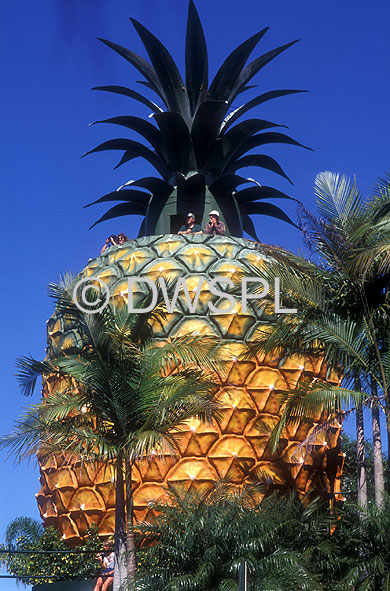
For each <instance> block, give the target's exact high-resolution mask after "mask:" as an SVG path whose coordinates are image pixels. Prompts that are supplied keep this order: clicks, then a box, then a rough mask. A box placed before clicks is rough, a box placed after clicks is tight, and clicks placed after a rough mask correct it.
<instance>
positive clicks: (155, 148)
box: [84, 0, 306, 238]
mask: <svg viewBox="0 0 390 591" xmlns="http://www.w3.org/2000/svg"><path fill="white" fill-rule="evenodd" d="M130 20H131V22H132V24H133V26H134V28H135V30H136V32H137V33H138V35H139V37H140V39H141V41H142V43H143V45H144V47H145V49H146V52H147V54H148V56H149V59H150V61H147V60H146V59H145V58H143V57H141V56H140V55H138V54H136V53H134V52H133V51H131V50H129V49H127V48H125V47H123V46H121V45H118V44H116V43H113V42H111V41H108V40H106V39H99V40H100V41H102V42H103V43H104V44H105V45H107V46H108V47H110V48H111V49H113V50H114V51H115V52H116V53H118V54H119V55H121V56H122V57H123V58H124V59H126V60H127V61H128V62H129V63H130V64H131V65H132V66H134V67H135V68H136V69H137V70H138V71H139V72H140V73H141V74H142V76H143V77H144V78H145V80H143V81H141V83H142V84H143V85H144V86H146V87H147V88H148V89H149V90H151V91H153V92H154V93H155V94H157V96H158V102H160V103H161V104H162V106H159V105H158V104H156V103H155V102H153V101H151V100H149V99H148V98H146V97H145V96H143V95H142V94H140V93H138V92H136V91H134V90H132V89H129V88H126V87H124V86H112V85H111V86H98V87H95V88H94V90H102V91H106V92H111V93H116V94H120V95H123V96H127V97H129V98H132V99H134V100H136V101H138V102H140V103H142V104H143V105H145V106H146V107H148V108H149V109H150V110H151V111H152V113H151V115H150V116H149V117H150V118H152V120H154V122H153V123H152V122H149V121H146V120H144V119H142V118H140V117H135V116H118V117H112V118H109V119H105V120H102V121H96V122H94V123H109V124H113V125H119V126H120V127H122V128H125V129H126V130H131V131H133V132H136V133H137V134H139V135H140V136H141V137H142V138H143V140H145V141H146V142H147V144H148V145H149V146H150V147H147V146H146V145H144V144H143V143H141V142H138V141H135V140H132V139H127V138H116V139H112V140H108V141H105V142H103V143H102V144H100V145H98V146H97V147H96V148H94V149H92V150H90V151H89V152H87V153H86V154H91V153H95V152H102V151H107V150H120V151H123V155H122V158H121V160H120V161H119V163H118V164H117V166H116V168H117V167H119V166H122V165H123V164H125V163H127V162H129V161H131V160H133V159H135V158H138V157H141V158H143V159H144V160H146V161H147V162H148V163H149V164H151V165H152V166H153V167H154V168H155V169H156V170H157V172H158V173H159V174H160V175H161V177H162V178H160V179H158V178H154V177H148V178H146V179H139V180H134V181H131V182H129V183H126V185H123V186H122V187H120V188H119V189H118V190H117V191H113V192H110V193H108V194H106V195H103V196H102V197H101V198H100V199H98V200H96V201H94V202H93V203H90V204H89V205H93V204H96V203H103V202H111V201H119V202H121V203H119V204H118V205H115V206H114V207H112V208H111V209H109V210H108V211H107V212H106V213H105V214H104V215H103V216H102V217H101V218H100V219H99V220H98V221H97V222H96V223H95V224H93V226H95V225H96V224H98V223H100V222H103V221H105V220H109V219H112V218H115V217H119V216H123V215H142V216H145V217H148V215H150V216H151V218H152V219H153V220H154V219H155V216H154V217H153V216H152V215H151V214H152V213H153V212H155V211H156V210H157V211H158V212H159V215H161V213H162V211H163V208H164V204H165V203H166V201H167V199H168V197H169V196H170V195H171V194H172V192H173V191H174V190H175V188H178V187H179V185H180V188H181V192H182V196H180V195H178V197H177V199H178V200H180V199H181V198H182V199H184V200H185V201H186V202H187V203H188V202H191V196H192V197H193V199H194V202H195V201H198V200H199V193H200V192H202V191H203V194H204V190H205V187H207V188H208V189H209V190H210V192H211V194H212V195H213V197H214V198H215V201H216V204H217V206H218V207H219V208H220V209H221V211H222V214H223V216H224V217H225V220H226V222H227V226H228V227H229V217H231V215H232V214H231V211H235V212H237V210H238V212H239V216H240V219H241V221H240V224H239V225H240V227H241V233H242V230H243V229H244V230H246V231H247V232H248V233H249V234H250V235H251V236H253V237H255V238H257V237H256V233H255V230H254V227H253V222H252V221H251V218H250V215H252V214H263V215H268V216H272V217H275V218H277V219H280V220H283V221H286V222H288V223H292V222H291V220H290V218H289V217H288V216H287V215H286V214H285V213H284V212H283V211H282V210H281V209H280V208H279V207H277V206H276V205H272V204H269V203H264V202H263V200H264V199H266V198H271V199H273V198H275V197H276V198H286V197H287V196H286V195H285V194H284V193H282V192H281V191H276V190H275V189H272V188H271V187H265V186H263V187H262V186H260V185H258V184H257V186H255V187H252V189H254V190H253V191H252V192H250V193H249V194H248V193H247V192H246V189H243V190H237V188H238V187H239V186H240V185H242V184H244V183H251V182H254V181H253V180H251V179H247V178H243V177H241V176H239V175H238V174H237V171H238V170H240V169H242V168H246V167H249V166H251V167H252V166H253V167H259V168H262V169H266V170H268V171H272V172H274V173H276V174H277V175H279V176H281V177H283V178H285V179H286V180H288V181H289V182H291V181H290V179H289V178H288V176H287V174H286V173H285V171H284V170H283V169H282V167H281V166H280V165H279V164H278V162H276V160H275V159H274V158H272V157H270V156H267V155H265V154H263V153H257V154H253V153H251V154H250V155H247V152H248V151H251V150H253V149H256V148H259V149H260V151H262V150H263V149H264V148H265V147H266V146H267V145H272V144H275V143H277V144H289V145H295V146H300V147H304V148H306V146H303V145H302V144H300V143H299V142H297V141H296V140H294V139H292V138H290V137H289V136H288V135H286V134H284V133H281V132H280V131H274V128H277V127H285V126H283V125H279V124H277V123H273V122H270V121H266V120H262V119H257V118H253V119H247V120H244V121H241V122H238V123H236V121H237V119H239V118H240V117H242V115H244V114H245V113H246V112H247V111H249V110H250V109H252V108H254V107H256V106H258V105H260V104H262V103H265V102H267V101H269V100H272V99H274V98H278V97H283V96H286V95H289V94H295V93H298V92H304V91H300V90H273V91H268V92H265V93H263V94H260V95H259V96H256V97H255V98H253V99H251V100H250V101H248V102H246V103H244V104H242V105H240V106H239V107H238V108H236V109H235V110H233V111H232V105H233V103H234V101H235V100H236V99H237V97H238V96H239V95H240V94H241V93H243V92H244V91H246V90H248V89H250V88H254V86H253V85H250V84H249V83H250V81H251V80H252V78H253V77H254V76H255V75H256V74H257V73H258V72H259V71H260V70H262V68H264V67H265V66H266V65H267V64H268V63H270V62H271V61H272V60H273V59H275V58H276V57H277V56H278V55H280V54H281V53H282V52H284V51H285V50H286V49H288V48H289V47H291V46H292V45H294V44H295V43H296V42H297V40H295V41H292V42H290V43H287V44H285V45H282V46H280V47H277V48H275V49H273V50H271V51H269V52H267V53H265V54H263V55H261V56H260V57H258V58H256V59H254V60H253V61H251V62H249V63H247V62H248V59H249V57H250V55H251V53H252V52H253V50H254V49H255V47H256V46H257V44H258V43H259V41H260V40H261V39H262V38H263V37H264V35H265V33H266V32H267V30H268V28H265V29H263V30H261V31H259V32H258V33H256V34H255V35H253V36H252V37H250V38H249V39H247V40H246V41H244V42H243V43H242V44H241V45H239V46H238V47H237V48H236V49H234V50H233V51H232V52H231V53H230V55H229V56H228V57H227V58H226V59H225V61H224V62H223V64H222V65H221V67H220V68H219V70H218V71H217V73H216V75H215V76H214V79H213V80H212V81H211V83H209V75H208V74H209V72H208V55H207V45H206V40H205V36H204V32H203V28H202V25H201V22H200V19H199V16H198V13H197V10H196V8H195V5H194V3H193V1H192V0H190V2H189V11H188V20H187V32H186V43H185V82H184V81H183V78H182V76H181V74H180V72H179V70H178V68H177V66H176V64H175V62H174V60H173V58H172V56H171V55H170V53H169V52H168V50H167V49H166V48H165V46H164V45H163V44H162V43H161V42H160V41H159V40H158V39H157V38H156V37H155V36H154V35H153V34H152V33H151V32H150V31H148V30H147V29H146V28H145V27H144V26H143V25H141V24H140V23H139V22H138V21H136V20H135V19H130ZM230 111H232V112H230ZM233 124H235V125H234V126H233V127H232V125H233ZM86 154H84V156H85V155H86ZM139 189H141V190H139ZM142 189H143V190H142ZM195 195H197V196H196V197H195ZM290 199H291V198H290ZM89 205H87V206H86V207H88V206H89ZM232 205H233V207H232ZM93 226H91V227H93ZM146 227H147V228H149V229H153V221H152V222H151V223H149V224H148V223H147V224H146ZM141 233H142V231H141Z"/></svg>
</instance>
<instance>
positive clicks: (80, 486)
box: [36, 235, 343, 544]
mask: <svg viewBox="0 0 390 591" xmlns="http://www.w3.org/2000/svg"><path fill="white" fill-rule="evenodd" d="M266 264H267V261H266V258H265V257H264V256H262V255H261V253H260V252H259V250H258V249H257V248H256V246H255V243H253V242H251V241H249V240H244V239H240V238H232V237H225V236H214V237H213V236H205V235H203V236H202V235H196V236H191V235H189V236H187V235H185V236H177V235H168V236H152V237H144V238H141V239H138V240H134V241H131V242H128V243H126V244H125V245H123V246H118V247H115V248H112V249H110V250H109V251H108V252H106V253H104V255H102V256H101V257H98V258H97V259H94V260H92V261H90V262H89V263H88V266H87V267H86V268H85V269H84V270H83V271H82V272H81V273H80V276H79V277H80V279H81V278H83V277H99V278H101V279H103V280H104V281H105V282H106V283H107V284H108V285H109V287H110V293H111V295H112V297H113V299H114V301H115V304H116V305H127V302H128V278H129V277H130V276H140V277H145V276H146V277H149V278H151V279H153V280H157V279H158V278H159V277H163V278H165V279H166V280H169V279H175V280H177V278H178V277H183V278H185V282H186V286H187V288H188V293H189V294H190V298H191V301H192V302H193V303H194V298H195V297H197V292H196V289H197V286H198V281H199V280H202V285H201V288H200V290H199V299H198V303H197V305H196V309H195V312H191V311H190V309H189V305H188V303H187V301H186V299H185V297H184V295H183V292H182V291H181V292H179V296H178V301H177V305H176V307H175V310H174V311H173V312H172V314H168V315H167V319H166V322H165V323H164V325H163V326H162V325H158V324H157V323H156V324H155V325H154V326H153V332H154V336H155V338H156V339H161V340H164V339H166V338H168V337H169V336H172V335H179V334H186V333H193V332H197V333H199V334H214V335H217V336H219V337H220V338H221V343H222V348H223V354H224V356H228V357H230V358H231V366H230V368H229V369H228V371H227V373H226V375H225V376H221V384H220V391H219V394H218V396H219V399H220V401H221V404H222V407H223V416H222V420H221V421H220V423H219V424H217V423H216V422H213V423H212V424H211V425H205V424H202V423H201V422H200V421H198V420H196V419H191V420H190V421H188V424H187V426H186V427H185V428H184V429H183V430H182V431H181V433H180V436H179V447H180V457H179V458H175V459H172V458H171V457H170V456H169V454H165V455H164V454H163V455H164V457H163V458H162V459H160V458H152V459H151V460H150V461H146V460H143V461H142V462H140V463H139V465H138V466H137V468H135V469H134V475H133V476H134V478H133V489H134V508H135V516H136V518H137V519H138V520H144V519H147V518H149V517H150V516H151V515H152V513H153V508H152V506H151V503H150V501H151V500H157V499H159V498H162V497H163V496H164V486H165V485H166V484H168V483H170V484H172V485H175V484H176V485H180V486H184V487H185V488H186V489H193V488H194V489H196V490H199V491H203V490H207V489H209V488H211V487H212V486H213V482H215V480H216V479H217V478H228V479H229V480H230V481H231V482H233V483H235V484H236V485H238V486H239V485H242V484H243V483H245V482H251V481H253V480H259V479H260V480H263V481H264V482H266V483H269V489H272V488H275V487H276V488H285V487H287V488H291V487H296V488H297V490H298V491H299V493H300V494H302V495H303V494H305V493H306V492H307V491H308V490H316V491H318V492H322V493H324V494H330V495H334V496H335V497H336V498H337V496H338V495H339V491H340V476H341V472H342V460H343V456H342V455H341V453H340V452H339V448H338V435H339V432H338V430H337V429H335V432H334V433H333V435H332V436H331V437H330V440H329V442H328V445H325V444H324V441H318V442H317V443H316V444H315V445H314V451H313V453H311V454H308V453H307V452H305V451H304V450H302V449H301V448H300V447H299V444H300V443H301V442H302V441H303V440H304V438H305V437H306V436H307V434H308V433H309V432H310V431H311V430H312V429H313V428H314V427H315V426H316V424H317V423H312V424H307V423H305V424H297V425H296V426H294V427H290V428H289V429H288V430H286V431H285V432H284V433H283V434H282V438H281V440H280V444H279V447H278V449H277V451H276V453H272V452H271V449H270V446H269V434H270V432H271V430H272V428H273V427H274V426H275V424H276V422H277V419H278V413H279V412H280V403H279V401H278V393H280V392H282V391H283V390H285V389H286V388H288V387H289V386H291V385H292V384H297V383H298V382H299V381H300V380H302V379H303V378H305V377H306V379H307V378H312V377H315V376H319V375H321V376H324V375H325V368H324V364H323V361H322V360H321V359H315V360H312V359H308V358H297V357H291V358H289V359H285V360H284V362H283V363H282V364H280V363H279V360H278V359H277V357H276V356H269V357H268V358H264V356H261V355H259V356H258V357H257V358H256V359H253V360H250V361H239V360H238V357H239V355H240V353H241V352H242V350H243V348H244V345H245V342H246V341H247V340H248V339H250V337H251V334H252V333H253V330H254V329H256V328H257V327H258V326H260V325H262V326H264V324H266V322H267V320H266V316H264V317H263V314H264V313H263V311H262V310H261V309H259V308H258V307H256V308H255V307H253V308H250V307H249V306H248V311H247V312H246V313H243V311H242V307H241V304H240V303H239V301H237V304H236V306H235V307H234V310H233V311H232V312H231V313H229V312H228V311H227V307H228V305H229V302H227V300H226V299H224V298H223V297H221V296H217V295H214V294H213V293H211V292H210V289H209V281H210V280H211V279H213V278H219V279H221V280H222V279H224V278H225V279H226V278H228V279H233V280H234V278H235V276H239V275H237V274H239V273H244V274H246V275H247V276H250V274H251V271H250V267H251V266H252V265H261V266H264V265H266ZM221 286H222V284H221ZM143 289H144V287H143V286H142V285H141V284H139V285H138V284H136V286H135V288H134V302H136V301H137V293H138V297H139V295H140V293H141V292H142V290H143ZM210 304H212V305H213V309H210V308H209V305H210ZM47 330H48V349H47V350H48V355H49V356H53V355H54V354H57V353H59V352H60V351H61V349H62V350H64V349H68V350H74V349H77V348H78V347H79V346H80V343H81V339H80V335H79V333H78V331H77V326H73V325H72V324H71V323H70V322H69V319H67V318H64V317H61V316H57V315H56V314H54V315H53V316H52V318H51V319H50V320H49V321H48V325H47ZM336 380H337V378H336V377H335V376H332V381H336ZM60 387H61V384H59V383H58V382H56V381H55V380H53V378H50V377H49V378H48V379H47V380H46V382H45V383H44V389H43V393H44V395H45V393H47V392H50V391H51V390H52V389H53V388H55V389H57V390H58V389H59V388H60ZM317 420H320V416H319V417H317ZM321 439H323V437H321ZM330 452H332V458H333V459H332V460H331V459H330V457H331V454H330ZM331 461H332V462H333V465H332V466H331V468H332V469H330V463H331ZM335 463H336V470H335V469H334V464H335ZM40 468H41V478H40V480H41V490H40V491H39V493H37V495H36V497H37V502H38V506H39V509H40V512H41V516H42V518H43V521H44V523H45V524H46V525H49V524H50V525H55V526H56V527H57V528H58V529H59V531H60V533H61V535H62V536H63V537H64V539H66V540H67V541H68V542H69V543H71V544H75V543H77V542H78V541H79V540H80V539H82V538H83V536H84V535H85V533H86V531H87V529H88V527H89V526H90V525H91V524H92V523H97V524H98V526H99V531H100V533H101V534H102V535H108V534H109V533H110V532H112V531H113V529H114V506H115V491H114V471H113V468H112V466H100V467H96V466H90V465H88V464H81V463H80V462H76V463H73V464H71V465H69V463H68V462H67V460H66V458H61V457H56V458H52V459H51V460H50V461H48V462H46V463H45V465H41V467H40Z"/></svg>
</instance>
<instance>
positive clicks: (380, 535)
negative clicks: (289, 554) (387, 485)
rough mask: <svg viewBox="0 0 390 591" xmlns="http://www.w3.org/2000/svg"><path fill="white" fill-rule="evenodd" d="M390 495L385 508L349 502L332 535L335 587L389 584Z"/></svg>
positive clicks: (379, 590)
mask: <svg viewBox="0 0 390 591" xmlns="http://www.w3.org/2000/svg"><path fill="white" fill-rule="evenodd" d="M389 537H390V498H389V496H388V495H387V496H385V499H384V505H383V508H382V509H380V508H378V507H376V506H375V505H374V504H373V503H372V504H371V503H370V504H369V506H368V507H367V508H366V509H362V508H359V507H358V506H356V505H346V506H345V507H344V509H343V511H342V516H341V519H340V521H339V523H338V525H337V527H336V530H335V532H334V534H333V536H332V541H331V543H332V545H333V546H334V547H335V548H338V556H337V559H336V561H335V564H334V573H335V575H336V576H335V578H334V580H333V583H332V585H331V586H330V588H331V589H334V591H351V590H354V591H365V590H371V591H385V590H387V589H389V585H390V553H389Z"/></svg>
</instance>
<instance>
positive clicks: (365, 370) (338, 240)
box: [254, 173, 389, 506]
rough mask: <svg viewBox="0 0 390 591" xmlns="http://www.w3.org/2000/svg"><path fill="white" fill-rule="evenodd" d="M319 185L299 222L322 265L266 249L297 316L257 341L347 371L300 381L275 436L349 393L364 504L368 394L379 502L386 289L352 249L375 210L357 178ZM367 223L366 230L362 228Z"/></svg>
mask: <svg viewBox="0 0 390 591" xmlns="http://www.w3.org/2000/svg"><path fill="white" fill-rule="evenodd" d="M315 190H316V194H317V205H318V208H319V211H320V214H321V216H322V217H321V219H317V218H315V217H314V216H313V215H312V214H311V213H310V212H308V211H306V210H304V211H303V212H302V214H301V225H302V229H303V233H304V237H305V239H306V242H307V244H309V246H310V247H311V249H312V251H313V252H314V253H315V255H316V256H317V257H319V263H318V264H315V263H314V262H309V261H306V260H304V259H301V258H299V257H294V256H293V255H291V254H289V253H286V252H283V251H281V250H278V249H275V248H270V249H269V251H270V254H271V255H272V256H273V258H274V260H275V263H273V264H272V263H271V264H270V266H269V267H268V268H267V271H266V273H267V276H268V279H269V278H270V277H271V278H274V277H279V278H280V280H281V282H282V284H283V292H284V294H286V295H287V294H289V297H290V299H291V300H292V301H293V303H294V307H295V308H298V313H297V314H296V315H295V316H293V317H288V316H287V317H286V315H282V316H280V317H279V318H278V319H277V320H276V323H275V327H274V329H273V332H272V333H271V335H270V336H269V335H267V334H265V333H264V334H263V336H262V339H260V341H261V342H260V344H258V345H257V346H258V347H259V346H263V347H265V349H266V350H267V351H271V350H273V349H275V348H280V347H281V346H282V344H283V345H284V346H285V347H287V349H288V350H289V351H290V352H291V351H295V352H301V353H302V352H306V353H311V354H314V355H323V356H324V357H325V359H326V362H327V364H328V367H329V369H331V368H333V369H335V370H337V371H338V372H339V373H340V371H342V372H343V375H344V386H345V387H346V388H337V387H332V388H330V387H329V385H327V384H325V383H323V384H321V383H320V382H318V381H317V382H316V383H314V384H302V385H300V386H299V387H298V389H297V390H296V391H295V393H293V394H291V396H290V397H287V398H288V399H287V398H286V400H284V401H283V402H284V403H285V404H286V406H285V411H284V415H283V417H282V421H281V423H280V424H279V426H278V429H277V431H276V439H277V437H278V436H280V433H281V430H282V427H283V426H284V425H285V424H286V423H285V421H287V417H289V419H288V420H293V421H297V420H298V416H299V415H301V414H302V416H304V413H305V412H309V413H310V414H311V415H313V410H314V409H315V410H316V412H317V411H318V408H319V407H321V405H324V408H326V410H327V412H328V413H331V414H332V413H333V417H337V415H339V414H340V412H341V411H342V405H343V404H344V403H345V402H350V401H351V398H350V397H351V396H352V399H353V402H354V404H355V409H356V422H357V424H356V427H357V441H358V445H357V455H358V480H359V483H358V497H359V502H360V504H361V505H362V506H365V505H366V503H367V486H366V477H365V466H364V429H363V407H362V399H360V400H359V392H360V391H362V392H366V396H364V397H363V398H368V396H369V395H370V402H371V406H372V410H373V413H372V418H373V432H374V440H375V458H376V460H375V465H376V476H375V479H376V488H375V490H376V493H375V498H376V502H377V504H378V506H380V505H381V502H382V498H383V492H384V485H383V466H382V453H381V440H380V430H379V410H378V409H379V407H378V404H380V396H378V388H379V390H380V393H381V394H382V393H383V396H384V398H385V400H386V398H387V383H388V379H389V367H388V350H389V349H388V346H389V338H388V331H387V330H385V327H386V326H387V313H386V295H387V294H386V293H384V292H383V281H382V280H381V279H379V278H378V277H377V276H372V275H371V277H369V276H368V274H367V272H365V273H364V274H363V272H361V273H359V272H358V271H359V270H358V268H356V267H353V265H351V261H352V260H353V256H354V255H355V253H356V252H358V253H361V251H362V249H363V247H364V245H365V243H366V242H368V239H369V236H368V228H369V227H370V223H369V219H368V216H369V214H370V212H371V211H372V208H371V207H370V206H368V205H367V203H366V202H364V200H363V198H362V197H361V196H360V194H359V193H358V190H357V187H356V183H355V182H350V181H348V179H347V178H346V177H343V176H342V177H340V176H339V175H335V174H331V173H322V174H320V175H318V176H317V179H316V183H315ZM363 224H364V225H365V227H366V229H367V230H366V232H362V225H363ZM371 239H372V237H371ZM372 271H373V270H372V269H371V273H372ZM254 272H255V270H254ZM270 283H272V282H270ZM276 439H275V441H276Z"/></svg>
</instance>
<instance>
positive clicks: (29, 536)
mask: <svg viewBox="0 0 390 591" xmlns="http://www.w3.org/2000/svg"><path fill="white" fill-rule="evenodd" d="M28 522H29V523H28ZM5 540H6V544H5V546H1V547H0V549H1V550H10V549H12V550H17V551H27V550H31V551H35V552H37V551H38V552H47V553H42V554H34V553H32V554H2V555H1V556H2V562H3V564H4V565H5V566H6V567H7V570H8V572H9V573H10V574H12V575H15V576H16V577H18V581H20V582H22V583H23V584H25V585H36V584H38V583H52V582H53V581H67V580H72V579H90V578H94V577H96V576H97V574H98V573H99V572H100V570H101V567H100V564H99V563H98V562H97V561H96V560H95V555H96V553H97V552H98V551H101V550H102V543H101V541H100V540H99V537H98V532H97V527H96V526H94V527H92V528H91V529H90V530H89V532H88V541H87V542H86V543H85V544H83V545H82V546H78V547H77V548H75V549H74V551H71V549H70V548H69V547H68V546H67V545H66V543H65V542H64V540H63V539H62V538H61V537H60V535H59V533H58V531H57V530H55V529H54V528H53V527H49V528H47V529H46V530H43V528H42V525H41V524H40V523H39V522H37V521H34V520H33V519H30V518H28V517H19V518H17V519H15V520H13V521H11V523H10V524H9V525H8V527H7V531H6V534H5ZM49 551H57V552H58V551H61V552H66V554H62V553H61V554H51V553H49ZM69 552H72V553H69ZM38 577H43V578H38Z"/></svg>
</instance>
